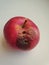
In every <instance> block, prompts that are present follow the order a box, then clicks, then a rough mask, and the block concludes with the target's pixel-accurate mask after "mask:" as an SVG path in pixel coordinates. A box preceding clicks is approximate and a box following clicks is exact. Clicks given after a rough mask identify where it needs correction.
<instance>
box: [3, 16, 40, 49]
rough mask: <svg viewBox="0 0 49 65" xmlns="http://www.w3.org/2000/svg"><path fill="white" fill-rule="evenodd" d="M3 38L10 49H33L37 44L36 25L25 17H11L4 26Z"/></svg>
mask: <svg viewBox="0 0 49 65" xmlns="http://www.w3.org/2000/svg"><path fill="white" fill-rule="evenodd" d="M4 36H5V39H6V41H7V42H8V44H9V45H10V46H11V47H12V48H16V49H21V50H30V49H33V48H34V47H35V46H36V45H37V44H38V42H39V38H40V33H39V29H38V27H37V25H36V24H35V23H34V22H33V21H31V20H30V19H28V18H26V17H21V16H17V17H13V18H11V19H10V20H9V21H8V22H7V23H6V24H5V26H4Z"/></svg>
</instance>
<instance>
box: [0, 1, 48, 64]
mask: <svg viewBox="0 0 49 65" xmlns="http://www.w3.org/2000/svg"><path fill="white" fill-rule="evenodd" d="M15 16H25V17H28V18H30V19H31V20H33V21H34V23H36V25H37V26H38V27H39V30H40V41H39V44H38V45H37V46H36V47H35V48H34V49H33V50H31V51H27V52H22V51H16V50H10V49H9V48H7V46H6V44H5V43H6V42H5V40H4V36H3V28H4V25H5V23H6V22H7V21H8V20H9V19H10V18H12V17H15ZM0 65H49V0H0Z"/></svg>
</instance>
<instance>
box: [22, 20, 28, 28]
mask: <svg viewBox="0 0 49 65" xmlns="http://www.w3.org/2000/svg"><path fill="white" fill-rule="evenodd" d="M26 22H27V20H25V22H24V23H23V25H22V28H24V27H25V24H26Z"/></svg>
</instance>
